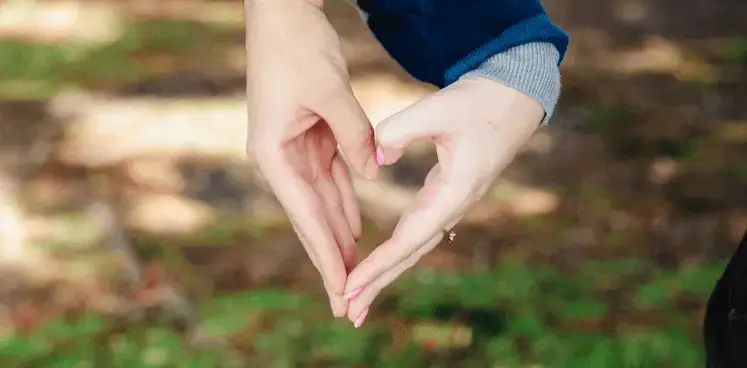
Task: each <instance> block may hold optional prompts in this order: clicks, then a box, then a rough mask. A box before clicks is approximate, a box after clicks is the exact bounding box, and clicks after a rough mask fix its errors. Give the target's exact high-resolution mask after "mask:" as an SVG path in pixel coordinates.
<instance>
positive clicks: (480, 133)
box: [344, 78, 544, 327]
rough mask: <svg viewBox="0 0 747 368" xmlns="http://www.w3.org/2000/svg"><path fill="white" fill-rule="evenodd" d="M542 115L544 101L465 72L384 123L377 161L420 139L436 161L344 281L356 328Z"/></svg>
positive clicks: (478, 194) (395, 156) (483, 188)
mask: <svg viewBox="0 0 747 368" xmlns="http://www.w3.org/2000/svg"><path fill="white" fill-rule="evenodd" d="M543 116H544V110H543V108H542V106H541V105H540V104H539V102H537V101H535V100H534V99H532V98H531V97H529V96H527V95H525V94H523V93H521V92H519V91H517V90H515V89H512V88H509V87H506V86H504V85H502V84H499V83H497V82H494V81H491V80H488V79H484V78H463V79H460V80H459V81H457V82H455V83H454V84H452V85H450V86H448V87H446V88H444V89H443V90H441V91H439V92H437V93H434V94H433V95H430V96H428V97H426V98H424V99H422V100H420V101H418V102H417V103H415V104H413V105H412V106H410V107H408V108H406V109H405V110H403V111H400V112H399V113H397V114H395V115H393V116H391V117H389V118H388V119H386V120H385V121H383V122H381V123H380V124H379V125H378V127H377V128H376V136H377V142H378V146H379V148H378V151H377V154H378V157H377V159H378V161H379V164H384V165H391V164H393V163H395V162H397V160H399V159H400V157H402V155H403V154H404V150H405V148H406V147H407V146H408V145H409V144H410V143H411V142H413V141H415V140H416V139H419V138H428V139H431V140H432V141H433V142H434V143H435V146H436V153H437V155H438V164H436V165H435V166H434V167H433V169H431V171H430V172H429V174H428V176H427V177H426V179H425V184H424V185H423V188H422V189H421V190H420V191H419V192H418V195H417V196H416V198H415V200H414V203H412V205H411V206H410V208H409V209H408V210H407V211H405V213H404V214H403V215H402V217H401V219H400V221H399V223H398V224H397V226H396V227H395V229H394V232H393V234H392V237H391V238H390V239H389V240H387V241H386V242H384V243H383V244H381V245H380V246H379V247H378V248H376V249H375V250H374V251H373V252H371V254H370V255H369V256H368V257H367V258H366V259H365V260H363V261H362V262H361V263H360V264H358V265H357V266H356V267H355V268H354V269H353V271H352V272H351V273H350V275H349V276H348V279H347V283H346V287H345V293H344V295H347V298H349V299H350V304H349V307H348V318H349V319H350V320H351V321H353V322H354V324H355V326H356V327H359V326H360V325H361V324H362V323H363V320H364V319H365V318H366V315H367V314H368V308H369V307H370V305H371V303H372V302H373V300H374V299H375V298H376V296H377V295H378V294H379V292H381V290H382V289H383V288H384V287H386V286H387V285H389V284H390V283H392V282H393V281H394V280H395V279H396V278H397V277H398V276H399V275H401V274H402V273H403V272H404V271H406V270H407V269H409V268H410V267H412V266H414V265H415V264H416V263H417V262H418V260H419V259H420V258H421V257H422V256H423V255H425V254H426V253H428V252H429V251H431V250H432V249H433V248H435V247H436V245H438V244H439V243H440V242H441V241H442V239H443V230H444V229H445V230H449V229H451V228H452V227H453V226H454V225H455V224H456V223H457V222H459V220H460V219H461V218H462V217H463V216H464V215H465V213H466V212H467V211H468V210H469V209H470V208H472V206H474V205H475V204H476V203H477V201H479V200H480V198H482V197H483V195H484V194H485V193H486V192H487V191H488V189H489V188H490V185H491V184H492V182H493V180H494V179H495V178H496V177H497V176H498V174H499V173H500V172H501V171H503V169H504V168H505V167H506V166H507V165H508V164H509V163H510V162H511V161H512V160H513V158H514V156H515V155H516V153H517V151H518V150H519V148H521V146H522V145H523V144H524V143H525V142H526V141H527V140H528V139H529V137H531V135H532V134H533V133H534V131H535V130H536V129H537V128H538V127H539V124H540V122H541V120H542V119H543Z"/></svg>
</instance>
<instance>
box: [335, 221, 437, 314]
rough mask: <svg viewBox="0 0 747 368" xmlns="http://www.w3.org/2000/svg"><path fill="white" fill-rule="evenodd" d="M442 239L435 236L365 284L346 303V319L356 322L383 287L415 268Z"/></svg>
mask: <svg viewBox="0 0 747 368" xmlns="http://www.w3.org/2000/svg"><path fill="white" fill-rule="evenodd" d="M442 237H443V235H441V234H439V235H437V236H435V237H434V238H433V239H432V240H430V241H428V242H427V243H426V244H425V245H423V246H422V247H420V248H418V250H416V251H415V253H413V254H411V255H410V256H409V257H408V258H407V259H406V260H405V261H404V262H400V263H399V264H397V265H396V266H395V267H394V268H392V269H390V270H388V271H386V272H384V273H383V274H381V276H379V277H377V278H376V279H375V280H373V281H372V282H370V283H369V284H366V286H365V287H364V288H363V289H362V290H361V291H360V293H359V294H357V296H355V297H354V298H352V299H350V300H349V301H348V310H347V315H348V319H350V321H351V322H355V321H357V320H358V318H360V316H361V315H362V314H363V312H364V311H366V310H367V309H368V308H369V307H370V306H371V304H372V303H373V301H374V299H376V297H377V296H378V295H379V293H381V291H382V290H383V289H384V288H385V287H387V286H388V285H389V284H391V283H392V282H394V280H396V279H397V277H399V276H400V275H401V274H402V273H404V272H405V271H407V270H408V269H410V268H412V267H413V266H415V264H417V263H418V261H419V260H420V258H422V257H423V256H424V255H426V254H428V252H430V251H431V250H433V248H435V247H436V246H437V245H438V244H439V243H440V242H441V239H442Z"/></svg>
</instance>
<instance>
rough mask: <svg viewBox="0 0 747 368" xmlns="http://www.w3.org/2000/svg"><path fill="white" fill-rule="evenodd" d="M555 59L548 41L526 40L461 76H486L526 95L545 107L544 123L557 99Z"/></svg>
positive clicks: (556, 63) (557, 74)
mask: <svg viewBox="0 0 747 368" xmlns="http://www.w3.org/2000/svg"><path fill="white" fill-rule="evenodd" d="M559 58H560V53H559V52H558V50H557V49H556V48H555V46H553V45H552V44H551V43H548V42H533V43H528V44H525V45H521V46H516V47H514V48H511V49H509V50H507V51H505V52H502V53H500V54H497V55H494V56H493V57H491V58H490V59H488V60H486V61H485V62H484V63H482V65H480V67H478V68H477V69H475V70H473V71H470V72H467V73H465V74H464V75H463V76H462V78H465V77H482V78H487V79H491V80H494V81H496V82H498V83H501V84H503V85H505V86H508V87H511V88H513V89H516V90H518V91H521V92H523V93H525V94H527V95H528V96H530V97H532V98H534V99H535V100H537V101H538V102H539V103H540V104H542V107H544V108H545V118H544V119H543V121H542V125H545V124H547V122H548V121H549V120H550V118H551V117H552V114H553V112H554V111H555V105H556V104H557V103H558V98H560V70H559V69H558V59H559Z"/></svg>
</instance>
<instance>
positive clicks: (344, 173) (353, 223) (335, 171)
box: [331, 155, 363, 241]
mask: <svg viewBox="0 0 747 368" xmlns="http://www.w3.org/2000/svg"><path fill="white" fill-rule="evenodd" d="M331 171H332V179H333V180H334V182H335V185H336V186H337V190H338V191H339V192H340V199H341V201H342V210H343V211H344V212H345V217H346V218H347V220H348V224H349V225H350V231H351V232H352V233H353V238H354V239H355V240H356V241H357V240H358V239H360V237H361V234H362V233H363V224H362V223H361V213H360V207H359V206H358V197H357V196H356V195H355V190H354V189H353V183H352V182H351V177H350V170H348V167H347V165H346V164H345V161H343V159H342V157H340V155H337V156H335V158H334V160H333V161H332V170H331Z"/></svg>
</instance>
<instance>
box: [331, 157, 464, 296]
mask: <svg viewBox="0 0 747 368" xmlns="http://www.w3.org/2000/svg"><path fill="white" fill-rule="evenodd" d="M471 171H472V170H471V168H469V165H467V166H466V167H465V169H457V170H453V169H452V170H449V173H448V175H445V174H444V173H443V172H442V169H441V164H437V165H436V166H434V167H433V169H432V170H431V172H430V173H429V174H428V178H427V179H426V183H425V184H424V185H423V188H422V189H421V190H420V191H419V192H418V195H417V197H416V199H415V202H414V203H413V204H412V205H411V206H410V207H409V208H408V210H407V211H406V212H405V213H404V214H403V215H402V218H401V219H400V221H399V223H398V224H397V227H396V228H395V231H394V233H393V234H392V237H391V238H390V239H389V240H387V241H386V242H384V243H383V244H381V245H380V246H379V247H377V248H376V249H375V250H374V251H373V252H371V254H369V256H368V257H366V259H364V260H363V261H362V262H360V264H358V266H356V267H355V269H354V270H353V272H351V273H350V275H348V282H347V285H346V286H345V295H348V294H349V293H351V292H353V291H355V290H357V289H358V288H360V287H363V286H366V285H368V284H369V283H371V282H373V281H374V280H376V279H377V278H379V277H380V276H381V275H382V274H384V273H385V272H386V271H387V270H389V269H392V268H394V267H396V266H397V265H398V264H400V263H401V262H404V261H405V260H406V259H408V258H409V257H410V255H412V254H413V253H415V252H416V251H417V250H418V249H419V248H420V247H422V246H424V245H425V244H426V243H428V241H429V240H431V239H433V238H434V237H436V236H437V235H438V234H440V233H441V232H442V231H443V229H444V228H445V227H447V226H448V225H449V224H450V223H452V222H453V221H454V219H456V218H459V217H461V216H462V214H463V213H464V212H465V211H467V210H468V209H469V208H470V207H472V205H473V204H474V203H475V201H476V200H477V198H478V197H476V196H474V194H473V192H474V191H473V190H472V188H474V185H472V184H471V183H470V182H476V180H475V179H476V175H475V174H474V173H473V172H471ZM465 179H466V181H465Z"/></svg>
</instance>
